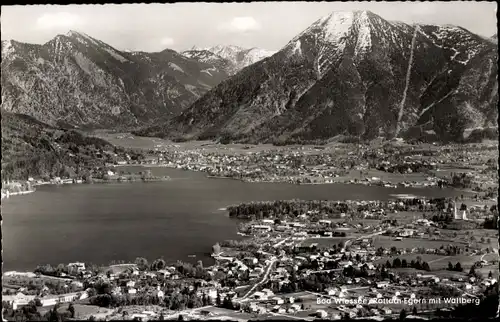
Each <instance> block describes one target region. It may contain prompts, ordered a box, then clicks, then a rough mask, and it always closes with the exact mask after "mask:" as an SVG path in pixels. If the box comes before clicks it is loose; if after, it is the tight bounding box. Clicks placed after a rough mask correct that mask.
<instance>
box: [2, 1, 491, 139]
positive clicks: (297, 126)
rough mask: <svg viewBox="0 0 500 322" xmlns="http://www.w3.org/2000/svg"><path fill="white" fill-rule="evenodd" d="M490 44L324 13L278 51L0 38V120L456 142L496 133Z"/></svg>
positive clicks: (453, 30)
mask: <svg viewBox="0 0 500 322" xmlns="http://www.w3.org/2000/svg"><path fill="white" fill-rule="evenodd" d="M497 56H498V47H497V36H496V34H495V35H494V36H493V37H491V38H484V37H481V36H479V35H476V34H474V33H471V32H469V31H468V30H466V29H464V28H461V27H457V26H448V25H446V26H438V25H423V24H414V25H408V24H405V23H402V22H395V21H387V20H385V19H383V18H381V17H380V16H378V15H376V14H374V13H372V12H370V11H349V12H333V13H331V14H329V15H327V16H325V17H323V18H321V19H319V20H318V21H316V22H314V23H313V24H312V25H311V26H309V27H308V28H307V29H306V30H304V31H303V32H301V33H300V34H298V35H297V36H295V37H294V38H293V39H291V40H290V41H289V42H288V44H286V45H285V46H284V47H283V48H282V49H281V50H279V51H278V52H272V51H267V50H262V49H258V48H250V49H245V48H241V47H238V46H221V45H219V46H215V47H209V48H197V47H193V48H192V49H190V50H188V51H184V52H181V53H178V52H176V51H173V50H170V49H165V50H163V51H161V52H156V53H146V52H128V51H120V50H117V49H115V48H113V47H112V46H109V45H108V44H105V43H104V42H102V41H99V40H97V39H95V38H92V37H90V36H88V35H86V34H83V33H79V32H74V31H71V32H69V33H68V34H66V35H58V36H56V37H55V38H54V39H52V40H50V41H48V42H47V43H45V44H43V45H35V44H26V43H21V42H17V41H13V40H11V41H2V63H1V70H2V75H1V85H2V110H5V111H8V112H13V113H21V114H26V115H30V116H32V117H34V118H36V119H37V120H39V121H43V122H45V123H47V125H49V126H65V127H69V128H75V127H78V128H81V129H85V128H91V129H92V128H108V129H115V130H130V129H134V128H135V129H137V128H140V130H137V131H135V132H134V133H136V134H139V135H147V136H160V137H168V138H172V139H175V140H192V139H219V140H223V141H239V142H275V143H276V142H278V143H294V142H304V141H311V140H327V139H330V138H334V137H354V138H365V139H370V138H375V137H380V136H382V137H386V138H392V137H412V138H419V137H430V138H432V139H436V140H445V141H446V140H452V141H456V140H460V139H461V138H462V136H463V132H464V131H465V130H466V129H482V128H489V127H496V119H497V115H498V112H497V108H496V107H497V101H498V81H497V64H496V61H497Z"/></svg>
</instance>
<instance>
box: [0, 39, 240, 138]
mask: <svg viewBox="0 0 500 322" xmlns="http://www.w3.org/2000/svg"><path fill="white" fill-rule="evenodd" d="M1 68H2V78H1V84H2V108H3V109H5V110H7V111H11V112H16V113H23V114H27V115H31V116H34V117H35V118H37V119H39V120H41V121H44V122H47V123H49V124H56V123H57V124H65V125H68V126H78V127H83V128H85V127H90V128H92V127H98V128H103V127H104V128H109V127H112V128H116V127H122V128H130V127H134V126H140V125H145V124H148V123H150V122H151V121H152V120H158V119H162V118H168V117H169V116H171V115H175V114H178V113H179V112H180V111H181V110H182V109H184V108H186V107H187V106H189V105H190V104H191V103H193V102H194V101H195V100H196V99H198V98H199V97H201V96H202V95H203V94H204V93H206V92H207V91H208V90H210V89H211V88H212V87H214V86H215V85H217V84H218V83H219V82H221V81H222V80H224V79H226V78H227V77H229V73H228V71H229V70H230V69H231V70H232V68H233V67H231V68H229V67H228V68H225V67H223V66H220V65H218V64H217V63H211V62H209V61H207V60H205V61H202V60H196V59H191V58H189V57H186V56H184V55H182V54H180V53H177V52H175V51H173V50H169V49H166V50H164V51H161V52H157V53H145V52H126V51H119V50H117V49H115V48H113V47H111V46H109V45H108V44H105V43H104V42H102V41H99V40H97V39H94V38H92V37H90V36H88V35H86V34H83V33H79V32H75V31H70V32H69V33H68V34H66V35H58V36H56V37H55V38H54V39H52V40H50V41H49V42H47V43H45V44H43V45H35V44H25V43H20V42H17V41H2V65H1Z"/></svg>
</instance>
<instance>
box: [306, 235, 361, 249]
mask: <svg viewBox="0 0 500 322" xmlns="http://www.w3.org/2000/svg"><path fill="white" fill-rule="evenodd" d="M351 238H352V237H332V238H329V237H323V238H308V239H305V240H304V241H302V243H301V246H305V247H307V246H310V245H311V244H318V247H332V246H333V245H338V244H339V243H341V242H345V241H346V240H349V239H351Z"/></svg>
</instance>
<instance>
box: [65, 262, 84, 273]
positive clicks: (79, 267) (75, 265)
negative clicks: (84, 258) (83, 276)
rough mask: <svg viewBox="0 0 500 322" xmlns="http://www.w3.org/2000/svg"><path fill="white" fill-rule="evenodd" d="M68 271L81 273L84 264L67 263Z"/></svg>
mask: <svg viewBox="0 0 500 322" xmlns="http://www.w3.org/2000/svg"><path fill="white" fill-rule="evenodd" d="M68 269H76V270H77V271H78V272H83V271H84V270H85V263H80V262H75V263H69V264H68Z"/></svg>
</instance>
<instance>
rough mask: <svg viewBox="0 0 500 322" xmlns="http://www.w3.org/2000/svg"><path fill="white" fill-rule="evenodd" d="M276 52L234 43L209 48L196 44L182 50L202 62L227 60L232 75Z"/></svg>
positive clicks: (226, 64) (227, 66)
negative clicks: (186, 49)
mask: <svg viewBox="0 0 500 322" xmlns="http://www.w3.org/2000/svg"><path fill="white" fill-rule="evenodd" d="M275 53H276V52H275V51H270V50H265V49H260V48H256V47H253V48H242V47H239V46H232V45H217V46H214V47H209V48H198V47H196V46H194V47H193V48H191V49H190V50H188V51H184V52H182V54H183V55H185V56H187V57H191V58H195V59H197V60H200V61H202V62H215V61H220V60H222V61H224V62H225V64H224V66H225V68H226V70H227V72H228V73H229V74H231V75H234V74H235V73H237V72H238V71H240V70H241V69H243V68H245V67H247V66H250V65H252V64H254V63H256V62H258V61H260V60H262V59H264V58H267V57H270V56H272V55H274V54H275Z"/></svg>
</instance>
